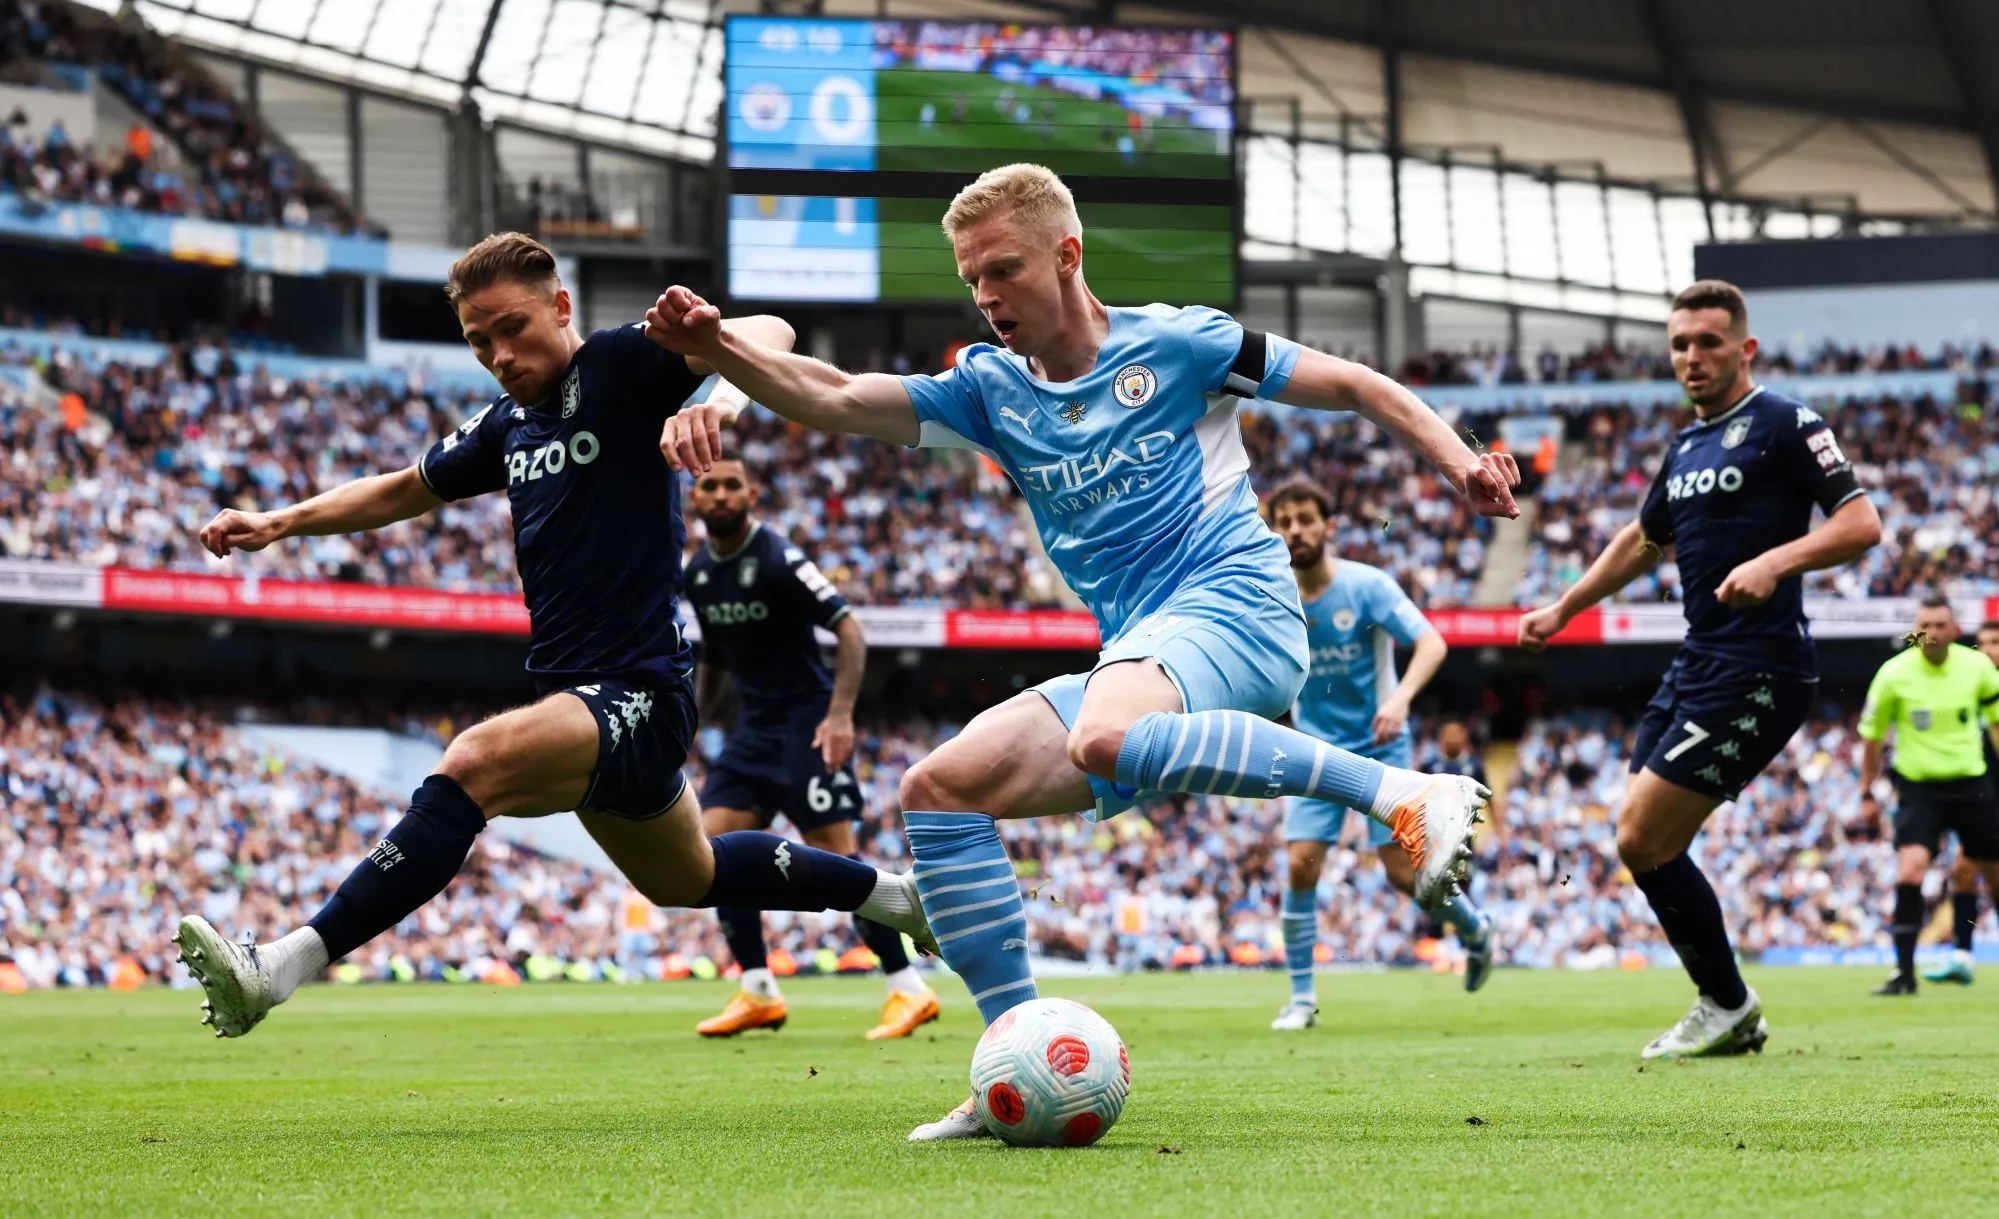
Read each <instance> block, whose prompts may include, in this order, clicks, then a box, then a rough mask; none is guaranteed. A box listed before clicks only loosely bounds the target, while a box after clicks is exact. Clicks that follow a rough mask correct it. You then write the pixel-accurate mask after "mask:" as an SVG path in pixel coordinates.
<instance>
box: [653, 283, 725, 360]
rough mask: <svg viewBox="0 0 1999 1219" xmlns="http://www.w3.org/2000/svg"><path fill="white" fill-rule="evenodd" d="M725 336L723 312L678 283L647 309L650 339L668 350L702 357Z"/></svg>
mask: <svg viewBox="0 0 1999 1219" xmlns="http://www.w3.org/2000/svg"><path fill="white" fill-rule="evenodd" d="M721 335H722V311H721V310H720V309H717V308H716V307H715V306H713V305H711V304H709V303H708V302H707V301H705V300H702V299H701V298H700V297H699V296H696V295H695V294H694V292H693V290H692V289H689V288H683V287H681V286H680V285H678V284H675V285H674V286H673V287H671V288H668V289H667V290H666V292H665V294H664V295H662V296H661V297H660V298H659V300H657V301H655V302H654V303H653V307H652V308H650V309H648V310H646V337H647V338H649V339H651V340H652V341H653V342H655V343H658V344H659V345H660V346H661V347H664V348H666V349H667V350H668V351H672V352H677V353H679V354H680V355H684V356H698V355H701V354H702V353H704V352H706V351H708V350H709V349H711V348H712V347H713V346H714V344H715V341H716V340H717V339H719V338H721Z"/></svg>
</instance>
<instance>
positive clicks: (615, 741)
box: [563, 681, 694, 821]
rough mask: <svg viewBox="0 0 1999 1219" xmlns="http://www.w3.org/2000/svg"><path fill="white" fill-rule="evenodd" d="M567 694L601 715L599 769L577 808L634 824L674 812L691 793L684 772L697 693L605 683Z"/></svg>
mask: <svg viewBox="0 0 1999 1219" xmlns="http://www.w3.org/2000/svg"><path fill="white" fill-rule="evenodd" d="M563 693H565V694H574V695H575V696H576V697H577V698H580V699H582V700H583V704H584V705H585V706H587V707H589V708H590V714H592V715H594V716H596V717H597V769H596V770H595V771H593V772H592V773H591V775H590V787H589V790H587V791H585V792H584V793H583V803H581V804H579V805H578V806H577V808H578V809H579V810H588V811H590V812H596V813H612V814H615V815H616V816H619V817H627V818H630V819H632V820H634V821H643V820H646V819H648V818H652V817H657V816H659V815H660V814H661V813H663V812H665V811H666V810H667V809H669V808H672V807H673V802H674V801H676V800H678V799H680V794H681V793H682V792H683V791H685V790H687V776H686V775H684V774H682V773H681V772H680V768H681V767H682V766H685V765H686V764H687V751H688V749H689V748H691V747H692V745H693V742H694V691H693V689H692V688H691V687H689V686H687V685H686V684H685V683H683V684H681V685H677V686H672V687H668V688H666V689H660V688H657V687H654V686H649V685H642V684H639V683H636V682H625V681H601V682H593V683H591V684H589V685H583V686H571V687H569V688H568V689H567V690H565V691H563Z"/></svg>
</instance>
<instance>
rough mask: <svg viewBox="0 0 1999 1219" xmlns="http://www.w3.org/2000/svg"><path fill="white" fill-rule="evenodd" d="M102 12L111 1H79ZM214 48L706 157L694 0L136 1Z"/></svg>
mask: <svg viewBox="0 0 1999 1219" xmlns="http://www.w3.org/2000/svg"><path fill="white" fill-rule="evenodd" d="M87 2H90V3H94V4H95V5H96V6H97V7H100V8H106V9H116V8H118V7H120V5H119V3H118V0H87ZM132 7H133V8H134V9H136V10H137V11H138V13H139V14H140V15H141V16H142V17H144V18H145V20H146V22H147V24H149V25H151V26H152V27H153V28H154V29H156V30H159V31H160V32H161V33H163V34H167V35H170V36H174V37H179V38H183V39H185V40H187V41H189V42H192V43H196V44H199V45H202V46H206V47H209V48H212V49H215V50H221V51H230V52H237V53H240V54H243V55H247V56H250V57H252V58H255V59H260V60H265V61H269V62H273V63H278V64H287V65H293V66H296V67H298V68H301V69H303V70H305V71H308V72H312V73H315V74H318V75H321V76H327V77H332V78H334V79H338V80H349V81H353V82H354V83H356V84H360V85H366V86H372V87H374V88H378V89H384V90H387V91H391V92H396V93H404V94H409V95H413V96H417V97H422V98H427V99H429V100H432V101H437V102H442V103H445V104H455V103H456V102H458V100H459V99H460V98H462V97H465V96H467V95H469V96H471V97H472V98H473V99H474V100H475V101H477V102H478V103H479V106H480V108H481V110H483V111H484V112H485V113H486V114H487V115H488V116H489V117H492V118H503V119H504V118H512V119H518V120H521V121H524V122H529V123H532V124H534V125H537V126H542V127H548V128H552V129H556V130H563V131H571V132H574V133H575V134H577V135H583V136H591V137H594V138H598V139H608V140H616V141H622V142H628V143H633V144H638V145H642V146H645V147H649V148H653V149H655V150H658V151H662V152H667V153H671V154H676V155H680V156H685V157H689V158H694V159H699V160H706V159H708V158H709V157H710V156H711V155H712V154H713V144H712V139H713V136H714V133H715V117H716V112H717V109H718V107H719V105H720V103H721V96H722V83H721V65H722V39H721V30H720V27H719V24H718V21H719V19H718V18H717V16H716V12H715V10H716V8H717V7H718V6H717V5H716V4H713V3H706V2H704V0H136V3H134V4H133V5H132Z"/></svg>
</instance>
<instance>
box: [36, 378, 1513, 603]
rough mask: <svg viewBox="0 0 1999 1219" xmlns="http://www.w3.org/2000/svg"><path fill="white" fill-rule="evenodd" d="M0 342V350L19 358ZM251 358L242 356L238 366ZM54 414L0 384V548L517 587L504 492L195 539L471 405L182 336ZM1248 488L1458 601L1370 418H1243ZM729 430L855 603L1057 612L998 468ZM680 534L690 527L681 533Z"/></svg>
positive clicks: (310, 488) (103, 559)
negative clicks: (1322, 503)
mask: <svg viewBox="0 0 1999 1219" xmlns="http://www.w3.org/2000/svg"><path fill="white" fill-rule="evenodd" d="M28 358H29V357H28V356H27V355H26V354H25V353H23V352H20V351H12V352H10V351H6V350H0V362H21V361H25V360H27V359H28ZM246 365H248V367H245V366H246ZM41 373H42V376H43V377H44V379H45V380H47V381H48V382H49V383H50V385H51V386H53V387H54V389H55V390H56V391H57V392H58V393H60V394H62V395H66V396H73V398H74V403H75V409H74V411H73V412H71V413H68V414H66V413H64V412H61V411H54V412H52V411H44V410H41V409H39V408H37V407H36V406H33V405H31V404H30V403H29V402H28V400H27V399H26V398H25V397H24V396H23V395H22V394H21V393H20V391H19V390H18V389H17V388H15V387H13V386H11V385H7V384H4V383H0V463H4V468H5V475H4V478H0V553H5V554H7V555H10V556H13V557H17V558H38V559H52V560H66V561H72V562H85V563H98V564H119V565H123V566H130V567H140V568H153V569H165V570H182V571H215V570H230V571H236V572H239V573H243V574H249V573H256V574H259V575H263V576H268V577H273V578H288V579H306V580H348V581H362V582H366V583H375V584H399V585H417V586H421V587H426V588H436V589H446V590H452V591H510V590H512V589H513V588H515V587H516V585H515V577H514V569H513V549H512V544H511V538H510V536H509V529H510V518H509V516H508V513H507V505H506V500H505V497H504V496H497V495H495V496H485V497H482V498H479V499H475V500H470V501H465V502H463V503H457V504H450V505H446V506H445V507H444V508H442V509H440V510H439V511H438V512H437V513H435V514H433V515H431V516H429V517H426V518H422V519H419V520H416V521H409V522H404V523H402V524H399V525H394V526H391V527H389V528H387V529H384V530H380V531H378V532H375V533H371V534H361V535H354V536H339V537H324V538H298V539H292V540H290V541H288V542H286V543H284V544H282V545H279V546H275V547H272V548H270V549H268V550H265V551H262V552H259V553H256V554H241V555H237V556H234V557H232V558H231V559H230V560H228V563H227V566H226V567H222V568H218V567H217V566H216V564H215V563H214V561H213V560H211V559H210V558H209V557H207V556H206V555H205V554H204V553H203V552H202V551H201V550H200V549H199V547H198V546H197V545H195V543H194V541H193V538H194V533H195V531H196V530H198V529H200V527H201V526H202V525H203V524H204V523H206V522H207V520H208V519H209V518H210V517H211V516H213V514H214V513H215V512H216V511H217V510H218V509H219V508H221V507H225V506H234V507H250V508H260V507H261V508H268V507H273V506H277V505H280V504H284V503H289V502H293V501H295V500H298V499H303V498H305V497H307V496H310V495H314V494H317V493H318V492H321V491H324V490H327V489H329V488H331V487H333V486H336V485H338V484H339V483H341V482H344V481H347V480H348V479H352V478H356V477H360V476H363V475H366V474H370V473H375V472H378V471H383V470H392V469H399V468H401V467H402V466H404V465H406V464H407V463H409V462H410V461H412V460H414V459H415V457H416V456H418V455H420V454H421V453H422V452H423V451H424V450H425V449H426V448H427V447H428V446H429V444H430V443H431V441H432V439H433V438H434V437H436V436H439V435H443V434H444V433H446V432H448V431H449V430H450V429H451V428H452V427H454V426H456V425H457V423H458V422H459V421H461V420H462V419H463V418H465V417H466V416H468V415H470V414H471V413H472V412H473V411H474V410H476V409H478V406H479V403H478V402H477V401H476V400H473V399H469V398H456V397H451V396H448V395H426V394H417V393H406V392H396V391H394V390H392V389H391V388H390V387H389V386H388V385H386V384H379V383H378V384H353V383H338V384H335V383H328V384H320V383H312V382H300V381H291V380H287V379H284V378H278V377H271V376H268V375H266V374H264V373H263V372H262V371H261V370H260V369H258V368H257V367H256V366H255V365H254V363H253V362H252V360H251V359H250V358H249V357H244V358H242V359H240V360H239V358H238V357H237V356H236V355H235V354H234V353H233V352H232V351H231V350H230V349H229V348H228V347H227V346H226V345H223V344H219V343H217V342H215V341H213V340H209V339H197V340H195V341H193V342H191V343H187V344H182V345H179V346H177V347H176V348H175V349H174V351H173V354H172V355H171V357H170V358H169V359H168V360H167V361H165V362H164V363H162V364H160V365H157V366H151V367H138V366H132V365H127V364H123V363H117V362H112V363H109V364H106V365H103V366H102V367H95V368H93V367H90V366H88V365H86V364H84V363H82V362H80V361H77V360H75V359H73V358H70V357H68V356H59V357H58V358H57V359H56V360H54V361H53V362H48V363H45V364H43V365H42V366H41ZM1244 437H1245V442H1246V444H1247V447H1248V449H1249V451H1250V455H1251V458H1252V461H1253V463H1254V466H1255V468H1256V470H1257V472H1258V476H1259V478H1260V479H1261V480H1263V481H1265V482H1267V481H1269V480H1270V479H1273V478H1276V477H1278V472H1279V471H1291V470H1298V471H1300V472H1309V473H1311V474H1312V475H1313V476H1314V477H1316V478H1319V479H1320V480H1321V481H1323V482H1324V483H1325V484H1326V485H1327V486H1328V487H1330V488H1333V489H1335V494H1336V495H1337V496H1338V498H1339V507H1340V510H1341V511H1342V512H1343V513H1345V514H1346V522H1347V523H1346V525H1345V526H1344V527H1343V529H1342V532H1341V534H1340V536H1339V538H1338V539H1337V542H1336V544H1337V545H1338V546H1339V547H1340V548H1341V552H1342V553H1344V554H1348V555H1350V556H1351V557H1353V558H1356V559H1361V560H1363V561H1366V562H1371V563H1377V564H1380V565H1382V566H1384V567H1387V568H1388V569H1389V570H1391V571H1393V572H1395V573H1396V575H1397V576H1398V578H1401V579H1403V581H1404V582H1405V583H1406V584H1408V585H1409V586H1410V587H1412V588H1413V589H1415V590H1416V592H1417V595H1418V597H1419V599H1421V600H1424V601H1426V602H1428V603H1433V604H1457V603H1462V602H1464V601H1465V600H1467V599H1468V598H1469V597H1470V594H1471V590H1472V587H1473V585H1474V584H1475V583H1476V581H1477V578H1478V571H1479V568H1480V567H1481V566H1482V564H1483V562H1484V545H1485V543H1484V539H1485V538H1486V537H1488V536H1489V526H1488V525H1486V523H1485V522H1483V521H1482V520H1480V519H1478V518H1476V517H1474V516H1472V515H1471V514H1470V513H1469V512H1468V511H1467V510H1466V509H1465V508H1464V507H1463V506H1462V505H1460V504H1458V503H1457V502H1456V501H1455V500H1454V499H1453V498H1451V497H1450V496H1449V495H1448V494H1447V493H1446V492H1445V491H1444V489H1443V487H1442V486H1441V484H1439V483H1438V482H1437V480H1436V479H1434V478H1431V477H1428V476H1427V475H1425V474H1423V473H1421V472H1419V471H1418V469H1417V468H1416V463H1415V461H1414V459H1413V458H1412V457H1411V456H1410V455H1409V454H1408V453H1407V452H1406V451H1404V450H1402V449H1400V448H1399V447H1397V446H1393V445H1389V444H1386V443H1383V442H1382V441H1381V440H1380V438H1379V437H1378V435H1377V434H1376V433H1375V432H1374V430H1373V427H1372V425H1370V424H1366V423H1363V422H1358V421H1356V420H1353V419H1348V418H1337V417H1330V416H1321V415H1316V414H1314V415H1302V414H1301V415H1293V416H1291V417H1289V418H1288V419H1287V420H1285V421H1284V422H1282V423H1280V422H1279V421H1278V420H1276V419H1275V418H1272V417H1266V416H1260V415H1255V414H1250V415H1246V416H1245V424H1244ZM733 443H734V444H735V445H736V446H737V451H738V452H740V453H741V454H742V456H743V457H744V458H746V459H747V460H748V462H749V464H750V468H751V469H753V470H755V471H756V472H757V473H758V475H759V477H760V478H762V479H763V480H764V482H765V483H766V488H767V489H766V499H765V508H764V510H765V513H766V515H767V517H768V518H769V519H770V520H771V522H772V523H773V524H774V525H775V526H776V527H777V528H779V529H780V530H782V531H783V532H785V533H786V534H787V535H789V536H790V537H791V538H793V539H794V540H795V541H797V542H799V543H800V544H802V545H804V546H806V547H807V548H808V549H809V550H811V551H812V553H813V554H814V555H815V556H816V557H817V559H818V562H819V564H820V566H821V568H822V569H823V570H825V571H826V573H827V574H828V576H829V577H830V578H831V579H833V580H834V581H835V582H836V583H837V584H839V586H840V587H841V588H842V590H843V591H844V592H845V593H846V594H847V596H848V597H849V598H851V599H853V600H855V601H857V602H859V603H861V604H867V605H938V606H943V605H950V606H962V607H968V608H978V609H1019V608H1026V607H1033V606H1051V605H1056V604H1059V603H1060V599H1061V589H1060V587H1059V578H1058V577H1057V576H1056V574H1055V572H1054V570H1053V569H1052V567H1050V566H1049V565H1048V563H1047V561H1046V559H1045V558H1044V557H1043V556H1042V554H1041V552H1040V549H1039V547H1038V545H1037V543H1036V542H1035V540H1034V538H1033V537H1032V535H1031V532H1030V524H1029V522H1028V520H1027V519H1026V516H1025V514H1024V511H1023V510H1022V505H1021V501H1020V499H1019V496H1018V493H1017V492H1016V491H1015V490H1014V488H1013V487H1012V484H1011V483H1009V482H1008V481H1007V480H1006V479H1005V478H1004V476H1002V475H1000V474H999V473H998V472H997V471H996V470H994V469H992V468H991V467H989V466H987V465H985V464H983V463H981V462H979V461H977V460H975V459H973V458H970V457H968V456H966V455H963V454H940V453H933V452H924V451H917V450H904V449H898V448H895V447H893V446H888V445H883V444H880V443H878V442H875V441H870V440H865V439H859V438H854V437H839V436H831V435H826V434H823V433H817V432H811V431H807V430H804V429H800V428H795V427H791V426H788V425H786V424H785V423H784V422H783V421H782V420H780V419H778V418H776V417H775V416H772V415H770V414H768V413H765V412H760V411H759V412H752V413H751V414H750V415H748V416H746V418H745V420H744V421H743V423H742V425H741V427H740V428H739V430H738V432H737V433H736V436H735V437H734V440H733ZM694 533H695V534H696V535H697V537H696V539H695V540H696V542H697V543H698V540H699V539H698V534H699V529H698V526H697V527H696V528H695V530H694Z"/></svg>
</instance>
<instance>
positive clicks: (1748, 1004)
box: [1639, 990, 1770, 1058]
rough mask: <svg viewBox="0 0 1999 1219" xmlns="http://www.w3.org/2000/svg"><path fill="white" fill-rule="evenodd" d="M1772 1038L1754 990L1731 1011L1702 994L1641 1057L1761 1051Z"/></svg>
mask: <svg viewBox="0 0 1999 1219" xmlns="http://www.w3.org/2000/svg"><path fill="white" fill-rule="evenodd" d="M1769 1039H1770V1024H1769V1022H1768V1021H1766V1020H1764V1019H1763V1005H1762V1003H1761V1002H1760V1001H1759V1000H1758V999H1757V998H1756V992H1755V991H1753V990H1752V991H1750V992H1749V997H1748V998H1747V999H1744V1000H1743V1001H1742V1006H1741V1007H1739V1008H1737V1009H1735V1010H1734V1011H1729V1010H1728V1009H1727V1008H1724V1007H1722V1006H1721V1005H1720V1004H1719V1003H1716V1002H1715V1001H1714V1000H1712V999H1710V998H1708V997H1707V996H1706V995H1702V996H1701V997H1700V998H1698V999H1696V1000H1694V1005H1693V1006H1692V1007H1691V1008H1688V1009H1687V1014H1686V1015H1684V1016H1682V1017H1680V1022H1679V1023H1678V1024H1676V1025H1674V1026H1673V1027H1672V1028H1669V1029H1667V1030H1666V1031H1665V1032H1663V1033H1661V1034H1659V1036H1658V1038H1657V1039H1655V1040H1654V1041H1653V1042H1652V1044H1651V1045H1648V1046H1646V1047H1645V1049H1644V1050H1643V1051H1642V1052H1641V1053H1640V1054H1639V1057H1640V1058H1725V1057H1728V1056H1730V1055H1733V1054H1747V1053H1750V1052H1751V1051H1754V1052H1755V1053H1758V1054H1761V1053H1762V1052H1763V1043H1764V1042H1766V1041H1768V1040H1769Z"/></svg>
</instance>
